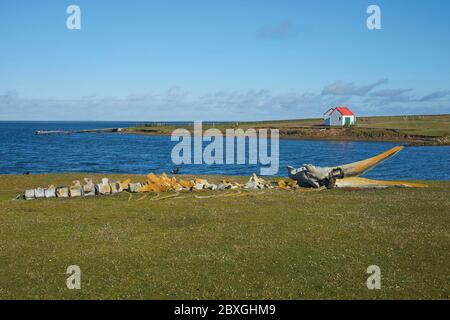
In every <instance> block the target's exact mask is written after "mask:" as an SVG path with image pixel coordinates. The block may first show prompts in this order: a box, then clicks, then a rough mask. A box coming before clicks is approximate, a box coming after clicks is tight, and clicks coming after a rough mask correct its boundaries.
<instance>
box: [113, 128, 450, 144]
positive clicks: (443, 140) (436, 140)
mask: <svg viewBox="0 0 450 320" xmlns="http://www.w3.org/2000/svg"><path fill="white" fill-rule="evenodd" d="M114 133H115V134H135V135H143V136H160V137H167V136H170V135H171V133H168V132H160V131H155V132H152V131H149V130H146V131H139V130H129V129H125V130H123V131H120V132H114ZM280 139H287V140H312V141H335V142H349V141H363V142H392V143H400V144H404V145H409V146H450V138H449V137H425V136H423V137H412V136H408V137H367V136H365V137H364V136H362V137H358V136H325V135H323V136H316V135H296V134H283V133H280Z"/></svg>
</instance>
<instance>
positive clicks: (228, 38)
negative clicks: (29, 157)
mask: <svg viewBox="0 0 450 320" xmlns="http://www.w3.org/2000/svg"><path fill="white" fill-rule="evenodd" d="M70 4H76V5H78V6H79V7H80V8H81V30H68V29H67V28H66V25H65V24H66V19H67V17H68V14H67V13H66V8H67V6H69V5H70ZM370 4H377V5H379V6H380V8H381V13H382V18H381V21H382V30H368V29H367V27H366V19H367V17H368V15H367V13H366V9H367V7H368V5H370ZM449 19H450V2H449V1H446V0H441V1H439V0H433V1H400V0H396V1H392V0H391V1H363V0H355V1H348V0H346V1H323V0H322V1H320V0H319V1H300V0H293V1H287V0H278V1H271V0H259V1H257V0H248V1H242V0H240V1H236V0H227V1H225V0H216V1H212V0H210V1H198V0H191V1H181V0H179V1H174V0H164V1H162V0H161V1H156V0H152V1H138V0H130V1H123V0H115V1H104V0H96V1H85V0H72V1H62V0H60V1H51V0H41V1H25V0H16V1H10V2H6V1H2V2H0V32H1V33H0V34H1V47H0V120H205V121H206V120H259V119H288V118H302V117H320V116H321V115H322V114H323V112H324V111H326V110H327V109H328V107H331V106H333V105H335V104H346V105H348V106H349V107H350V108H352V109H353V110H354V111H356V112H357V113H358V114H359V115H384V114H424V113H425V114H433V113H450V23H449V22H448V21H449Z"/></svg>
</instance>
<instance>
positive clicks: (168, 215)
mask: <svg viewBox="0 0 450 320" xmlns="http://www.w3.org/2000/svg"><path fill="white" fill-rule="evenodd" d="M85 176H92V177H93V178H95V179H96V180H99V179H100V178H101V176H100V175H92V174H53V175H31V176H10V175H8V176H5V175H4V176H0V273H1V274H2V276H1V277H0V299H13V298H14V299H18V298H19V299H24V298H27V299H37V298H47V299H72V298H73V299H98V298H106V299H135V298H136V299H144V298H154V299H172V298H173V299H176V298H180V299H225V298H228V299H269V298H272V299H311V298H337V299H360V298H367V299H407V298H410V299H424V298H427V299H428V298H431V299H448V298H449V297H450V291H449V286H448V283H450V274H449V267H448V261H449V260H450V216H449V214H448V212H450V197H449V190H450V182H429V185H430V187H429V188H425V189H388V190H365V191H354V190H353V191H351V190H326V191H321V192H299V191H292V190H291V191H283V190H272V191H265V192H258V193H250V194H249V195H248V196H239V197H217V198H202V199H199V198H195V195H214V194H217V193H213V192H206V193H203V192H202V193H196V194H193V193H188V194H186V195H185V196H184V197H180V198H176V199H166V200H160V201H152V200H151V197H152V196H149V197H147V198H145V199H141V200H139V199H140V197H141V195H135V196H133V198H131V200H129V195H127V194H124V193H122V194H120V195H115V196H104V197H95V198H73V199H40V200H32V201H25V200H13V199H14V197H15V196H16V194H17V193H20V192H23V191H24V189H26V188H30V187H37V186H46V185H48V184H50V183H53V184H56V185H61V184H70V183H71V182H72V180H74V179H81V178H83V177H85ZM109 177H110V178H116V179H123V178H125V176H124V175H111V176H109ZM127 177H129V176H127ZM131 177H132V179H133V180H134V181H139V180H145V178H144V177H142V176H131ZM207 178H208V180H210V181H213V182H214V181H217V180H220V177H207ZM237 179H238V180H239V178H237ZM243 179H244V178H241V180H243ZM230 192H231V191H230ZM74 264H75V265H79V266H80V268H81V272H82V273H81V290H68V289H67V288H66V278H67V277H68V275H66V274H65V272H66V268H67V267H68V266H69V265H74ZM373 264H375V265H378V266H379V267H380V268H381V272H382V287H381V290H375V291H371V290H368V289H367V287H366V279H367V277H368V276H369V275H368V274H366V270H367V267H368V266H369V265H373Z"/></svg>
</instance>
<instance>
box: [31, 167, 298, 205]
mask: <svg viewBox="0 0 450 320" xmlns="http://www.w3.org/2000/svg"><path fill="white" fill-rule="evenodd" d="M241 188H243V189H248V190H261V189H274V188H278V189H284V190H285V189H295V188H298V185H297V183H296V182H295V181H293V180H290V181H287V182H286V181H284V180H280V181H279V182H278V185H275V186H274V185H272V184H271V183H270V182H269V181H266V180H264V179H263V178H260V177H258V176H257V175H256V174H253V175H252V176H251V177H250V179H249V180H248V182H247V183H246V184H244V185H243V184H240V183H238V182H232V181H228V180H222V182H220V183H218V184H214V183H209V182H208V181H207V180H206V179H194V180H182V179H180V180H177V179H176V178H175V177H168V176H167V175H166V174H165V173H163V174H161V175H156V174H154V173H150V174H149V175H147V181H145V182H144V183H141V182H131V180H130V179H127V180H124V181H114V180H112V181H110V180H109V179H108V178H103V179H102V181H101V182H100V183H94V182H93V181H92V179H89V178H84V184H82V183H80V181H78V180H75V181H73V184H72V185H71V186H60V187H55V186H54V185H50V186H48V187H47V188H42V187H39V188H35V189H28V190H26V191H25V195H24V198H25V199H26V200H32V199H37V198H69V197H70V198H74V197H89V196H102V195H112V194H117V193H120V192H129V193H161V192H167V191H173V192H182V191H200V190H217V191H225V190H234V189H241Z"/></svg>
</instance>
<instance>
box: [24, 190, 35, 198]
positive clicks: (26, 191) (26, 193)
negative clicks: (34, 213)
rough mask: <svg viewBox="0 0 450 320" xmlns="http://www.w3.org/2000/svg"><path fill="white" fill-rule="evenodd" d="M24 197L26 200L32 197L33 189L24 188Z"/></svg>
mask: <svg viewBox="0 0 450 320" xmlns="http://www.w3.org/2000/svg"><path fill="white" fill-rule="evenodd" d="M25 199H26V200H32V199H34V189H28V190H25Z"/></svg>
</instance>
